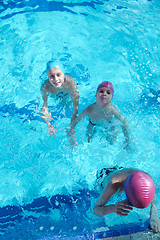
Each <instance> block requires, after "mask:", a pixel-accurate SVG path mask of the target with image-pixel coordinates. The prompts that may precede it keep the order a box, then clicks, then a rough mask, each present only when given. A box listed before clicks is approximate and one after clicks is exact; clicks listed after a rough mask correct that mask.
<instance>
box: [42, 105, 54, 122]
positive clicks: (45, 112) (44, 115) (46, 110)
mask: <svg viewBox="0 0 160 240" xmlns="http://www.w3.org/2000/svg"><path fill="white" fill-rule="evenodd" d="M40 113H42V114H43V116H41V117H42V118H43V117H45V118H48V119H49V120H52V119H53V118H52V116H51V113H49V112H48V109H47V108H46V107H43V109H42V112H40Z"/></svg>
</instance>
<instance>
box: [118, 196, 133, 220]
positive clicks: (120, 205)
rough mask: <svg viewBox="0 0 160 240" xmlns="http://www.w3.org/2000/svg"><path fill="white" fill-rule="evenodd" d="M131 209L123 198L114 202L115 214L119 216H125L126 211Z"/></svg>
mask: <svg viewBox="0 0 160 240" xmlns="http://www.w3.org/2000/svg"><path fill="white" fill-rule="evenodd" d="M131 210H133V208H132V207H131V205H130V204H129V203H128V202H127V200H126V199H125V200H123V201H121V202H118V203H117V204H116V214H117V215H120V216H127V215H128V213H129V212H130V211H131Z"/></svg>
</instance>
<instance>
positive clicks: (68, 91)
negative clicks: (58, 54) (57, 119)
mask: <svg viewBox="0 0 160 240" xmlns="http://www.w3.org/2000/svg"><path fill="white" fill-rule="evenodd" d="M47 71H48V80H47V81H45V83H44V84H43V85H42V87H41V91H42V94H43V101H44V103H43V107H42V112H41V113H42V115H41V118H42V119H43V120H44V121H45V122H46V124H47V126H48V128H49V135H50V136H51V137H52V135H53V136H56V133H55V132H56V129H55V127H54V126H52V124H51V123H50V121H49V120H52V119H53V118H52V117H51V113H49V112H48V106H47V98H48V95H49V94H53V95H56V96H57V97H59V95H60V98H63V99H64V101H66V98H68V97H70V98H71V99H72V101H73V108H74V110H73V114H72V118H71V122H72V121H73V120H74V119H75V117H76V115H77V113H78V102H79V93H78V90H77V85H76V83H75V81H74V80H73V78H72V77H71V76H69V75H68V74H64V68H63V65H62V64H61V63H60V62H59V61H52V60H51V61H49V62H48V64H47Z"/></svg>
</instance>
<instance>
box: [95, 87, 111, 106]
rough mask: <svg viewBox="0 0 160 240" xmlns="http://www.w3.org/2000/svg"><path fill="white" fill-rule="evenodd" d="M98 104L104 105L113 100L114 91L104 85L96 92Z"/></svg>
mask: <svg viewBox="0 0 160 240" xmlns="http://www.w3.org/2000/svg"><path fill="white" fill-rule="evenodd" d="M96 100H97V103H98V105H100V106H103V105H106V104H108V103H110V102H111V101H112V91H111V90H110V89H109V88H106V87H102V88H100V89H99V90H98V92H97V94H96Z"/></svg>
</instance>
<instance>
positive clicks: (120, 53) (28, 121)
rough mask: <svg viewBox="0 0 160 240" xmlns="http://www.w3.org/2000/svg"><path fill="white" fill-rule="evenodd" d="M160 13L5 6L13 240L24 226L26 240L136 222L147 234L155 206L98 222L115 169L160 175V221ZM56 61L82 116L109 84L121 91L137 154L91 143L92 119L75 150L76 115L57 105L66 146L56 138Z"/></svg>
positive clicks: (4, 120)
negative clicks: (52, 71)
mask: <svg viewBox="0 0 160 240" xmlns="http://www.w3.org/2000/svg"><path fill="white" fill-rule="evenodd" d="M159 15H160V4H159V2H158V1H156V0H154V1H147V0H142V1H136V0H135V1H134V0H133V1H127V0H125V1H122V0H120V1H112V0H111V1H110V0H109V1H104V0H102V1H99V0H96V1H82V0H79V1H78V0H77V1H76V0H75V1H69V0H66V1H63V2H61V1H49V0H48V1H46V0H41V1H32V0H29V1H27V0H26V1H21V2H20V1H7V0H6V1H3V2H1V3H0V18H1V20H0V28H1V42H0V52H1V58H0V62H1V66H2V67H1V72H0V78H1V82H0V89H1V91H0V98H1V105H0V122H1V124H0V132H1V139H2V140H1V143H0V145H1V151H0V157H1V161H0V178H1V191H0V207H1V224H0V227H1V234H2V236H4V237H5V239H6V236H8V239H9V237H10V236H14V237H15V239H16V236H18V234H22V235H23V234H24V232H23V231H22V230H24V226H25V229H26V232H25V234H26V235H25V237H26V239H27V236H28V239H41V238H42V236H54V235H62V236H64V235H69V236H72V235H74V236H75V235H78V234H82V233H83V234H88V233H90V232H93V231H96V229H98V228H105V229H112V228H114V226H115V225H116V228H117V225H118V226H119V225H121V226H119V229H121V228H122V226H123V224H130V223H132V224H133V219H134V223H135V224H136V223H137V222H138V223H140V225H141V226H142V227H143V226H146V225H145V223H146V222H147V221H148V217H149V209H148V208H147V209H146V210H141V211H139V210H134V212H133V214H131V215H130V216H129V217H128V218H125V220H124V219H121V218H117V217H115V216H114V215H112V216H110V217H109V218H107V217H105V218H99V217H96V216H95V215H94V214H93V211H92V207H93V204H94V202H95V199H96V197H97V193H96V192H95V191H94V181H95V179H96V171H97V170H99V169H101V168H103V167H111V166H113V165H119V166H123V167H131V166H134V167H138V168H140V169H143V170H145V171H148V172H149V173H150V174H151V175H152V176H153V179H154V181H155V183H156V189H157V206H158V214H159V215H160V201H159V199H160V193H159V181H158V180H159V174H160V168H159V160H160V159H159V156H160V154H159V153H160V150H159V145H160V138H159V132H160V131H159V130H160V129H159V128H160V127H159V115H160V113H159V108H160V83H159V75H160V72H159V71H160V70H159V62H160V61H159V60H160V59H159V58H160V57H159V56H160V54H159V53H160V50H159V48H160V44H159V28H160V26H159V25H160V24H159ZM52 57H53V58H55V59H59V60H61V61H62V62H63V64H64V65H65V67H66V69H67V72H68V73H70V74H71V75H72V76H73V77H74V78H75V79H76V81H77V83H78V87H79V93H80V110H79V112H81V111H82V110H83V109H84V108H85V107H86V106H87V105H89V104H90V103H92V102H94V101H95V91H96V88H97V85H98V84H99V83H100V82H102V81H103V80H109V81H111V82H112V83H113V85H114V86H115V94H114V98H113V104H114V105H117V106H118V109H119V110H120V111H121V113H123V114H124V115H125V116H126V118H127V120H128V122H129V125H130V129H131V134H132V141H133V148H134V152H133V153H127V152H126V151H125V150H123V146H122V143H121V142H122V141H123V134H120V136H119V138H118V141H117V142H116V144H115V145H114V146H110V145H109V144H108V143H107V142H106V141H105V139H103V138H101V137H100V136H99V135H98V134H97V135H96V137H95V138H94V139H93V141H92V142H91V143H90V144H88V143H87V142H86V136H85V131H86V126H87V123H88V120H87V119H85V120H84V121H83V122H82V123H80V124H79V125H78V126H77V136H76V137H77V138H78V141H79V146H78V147H77V148H76V149H74V150H73V151H72V150H71V148H70V145H69V142H68V139H67V135H66V127H67V126H68V125H69V123H70V109H68V110H67V112H66V116H64V115H63V113H62V109H61V108H60V106H59V105H58V104H57V105H54V103H53V99H52V98H49V102H48V103H49V107H50V109H51V112H52V115H54V116H55V118H54V121H55V125H56V126H57V129H58V131H57V137H56V138H50V137H49V136H48V135H47V127H46V125H45V124H44V123H43V122H42V121H41V119H40V118H39V111H40V110H41V108H42V96H41V93H40V87H41V84H42V81H43V77H42V78H40V77H41V76H42V73H43V72H44V71H45V69H46V63H47V62H48V60H50V59H51V58H52ZM53 105H54V107H53V108H52V106H53ZM142 212H143V214H141V213H142ZM120 222H121V224H119V223H120ZM18 229H19V230H18ZM29 236H30V238H29ZM33 236H34V237H33ZM21 238H22V237H21ZM22 239H23V238H22Z"/></svg>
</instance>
